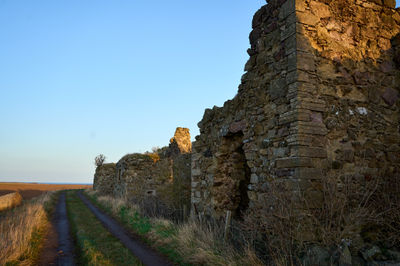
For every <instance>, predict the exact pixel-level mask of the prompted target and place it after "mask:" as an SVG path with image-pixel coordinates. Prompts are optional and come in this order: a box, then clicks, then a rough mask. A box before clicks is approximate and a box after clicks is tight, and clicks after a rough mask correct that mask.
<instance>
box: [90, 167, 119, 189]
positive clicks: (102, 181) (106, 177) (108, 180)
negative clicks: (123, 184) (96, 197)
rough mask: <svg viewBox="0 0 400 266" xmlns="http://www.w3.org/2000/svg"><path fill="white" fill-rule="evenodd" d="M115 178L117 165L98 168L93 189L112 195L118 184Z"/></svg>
mask: <svg viewBox="0 0 400 266" xmlns="http://www.w3.org/2000/svg"><path fill="white" fill-rule="evenodd" d="M115 177H116V175H115V163H106V164H103V165H100V166H98V167H97V168H96V173H95V174H94V181H93V189H94V190H96V191H98V192H100V193H101V194H104V195H112V194H113V193H114V185H115V182H116V179H115Z"/></svg>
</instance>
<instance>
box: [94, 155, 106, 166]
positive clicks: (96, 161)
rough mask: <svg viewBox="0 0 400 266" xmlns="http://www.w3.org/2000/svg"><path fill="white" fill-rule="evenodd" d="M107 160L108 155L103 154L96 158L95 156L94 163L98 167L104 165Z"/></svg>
mask: <svg viewBox="0 0 400 266" xmlns="http://www.w3.org/2000/svg"><path fill="white" fill-rule="evenodd" d="M105 160H106V156H104V155H103V154H100V155H97V156H96V158H94V164H95V165H96V166H97V167H99V166H102V165H103V163H104V161H105Z"/></svg>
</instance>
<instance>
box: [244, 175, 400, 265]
mask: <svg viewBox="0 0 400 266" xmlns="http://www.w3.org/2000/svg"><path fill="white" fill-rule="evenodd" d="M396 183H397V184H396ZM386 184H388V183H386ZM389 184H390V187H391V188H394V187H396V189H395V190H394V192H391V193H389V190H388V189H387V188H385V187H384V184H383V183H382V182H381V180H360V179H358V178H356V177H354V176H346V177H341V178H335V177H326V178H325V179H323V180H322V181H321V182H319V183H318V187H319V189H317V190H315V187H313V188H312V189H310V190H309V191H308V190H305V191H302V192H301V193H299V191H300V189H298V190H297V192H294V191H292V190H290V189H289V188H288V187H285V185H283V184H282V183H279V182H271V183H270V185H269V189H268V191H267V193H265V199H264V200H263V201H260V202H259V203H256V204H255V206H253V207H252V208H250V209H249V211H248V213H247V215H246V216H245V219H244V222H243V223H242V226H243V228H244V229H245V230H246V231H247V236H250V238H249V239H248V241H250V242H252V243H255V242H258V244H260V243H262V245H263V246H264V247H265V248H264V252H265V254H262V256H263V257H264V258H266V260H268V261H273V264H274V265H298V264H301V261H300V255H301V254H304V253H305V252H306V251H307V250H308V248H309V247H311V246H313V245H317V246H322V247H326V248H334V249H335V248H336V249H338V248H339V247H340V246H341V245H343V243H347V244H346V245H350V246H349V248H350V250H351V251H352V252H354V253H355V254H357V253H358V251H359V250H360V248H362V245H364V243H365V242H366V241H371V243H374V244H381V242H382V241H383V240H385V239H387V240H390V241H391V246H386V247H385V248H390V247H393V246H396V243H397V245H398V244H399V237H398V236H399V234H398V232H399V229H400V226H399V222H397V221H394V220H393V217H400V216H399V213H400V211H399V210H400V204H399V202H400V200H399V197H398V195H399V194H398V193H399V192H400V189H399V188H400V186H399V180H397V181H394V180H392V182H390V183H389ZM265 203H268V204H265ZM387 214H390V215H387ZM393 221H394V222H393ZM388 222H389V224H390V225H391V227H390V226H389V225H388ZM369 224H370V225H373V226H372V227H373V228H375V229H376V228H378V230H379V232H378V234H376V235H374V237H375V239H370V240H367V239H365V238H364V237H363V234H365V233H366V232H367V231H368V230H369V229H368V228H367V227H366V225H369ZM382 228H385V230H386V231H382ZM396 232H397V233H396ZM384 233H386V234H385V235H384ZM379 234H381V235H379ZM389 237H391V238H390V239H389ZM363 238H364V239H363Z"/></svg>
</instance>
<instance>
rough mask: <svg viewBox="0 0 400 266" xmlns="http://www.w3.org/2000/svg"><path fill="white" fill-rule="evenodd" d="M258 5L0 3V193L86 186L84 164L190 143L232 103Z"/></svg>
mask: <svg viewBox="0 0 400 266" xmlns="http://www.w3.org/2000/svg"><path fill="white" fill-rule="evenodd" d="M263 4H265V0H251V1H248V0H246V1H243V0H202V1H191V0H172V1H164V0H162V1H161V0H155V1H147V0H136V1H134V0H114V1H106V0H85V1H82V0H68V1H67V0H60V1H54V0H37V1H31V0H0V62H1V63H0V181H39V182H92V179H93V173H94V166H93V159H94V157H95V156H96V155H97V154H99V153H104V154H105V155H106V157H107V161H109V162H115V161H117V160H118V159H119V158H121V157H122V156H123V155H125V154H126V153H132V152H144V151H147V150H150V149H151V148H152V147H153V146H160V147H161V146H165V145H168V142H169V139H170V138H171V137H172V136H173V134H174V131H175V128H176V127H177V126H183V127H188V128H190V130H191V133H192V135H193V138H194V136H195V135H197V134H198V128H197V123H198V122H199V121H200V120H201V118H202V116H203V113H204V109H205V108H209V107H212V106H213V105H219V106H220V105H222V104H223V102H224V101H225V100H228V99H230V98H232V97H233V96H234V95H235V94H236V92H237V87H238V85H239V83H240V77H241V75H242V74H243V67H244V64H245V62H246V60H247V59H248V55H247V53H246V50H247V48H248V47H249V43H248V34H249V32H250V29H251V19H252V16H253V14H254V12H255V11H256V10H257V9H258V8H259V7H260V6H262V5H263Z"/></svg>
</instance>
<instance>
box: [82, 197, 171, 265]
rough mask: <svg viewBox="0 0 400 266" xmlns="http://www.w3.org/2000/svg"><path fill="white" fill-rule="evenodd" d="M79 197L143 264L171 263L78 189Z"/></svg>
mask: <svg viewBox="0 0 400 266" xmlns="http://www.w3.org/2000/svg"><path fill="white" fill-rule="evenodd" d="M78 196H79V198H80V199H81V200H82V201H83V202H84V203H85V205H86V206H87V207H88V208H89V209H90V210H91V211H92V212H93V214H94V215H95V216H96V217H97V219H99V220H100V221H101V223H102V224H103V225H104V226H105V227H106V228H107V230H108V231H110V232H111V234H113V235H114V236H115V237H116V238H118V239H119V240H120V241H121V242H122V243H123V244H124V245H125V247H127V248H128V249H129V250H130V251H131V252H132V253H133V254H134V255H135V256H136V257H137V258H138V259H139V260H140V261H141V262H142V263H143V264H144V265H152V266H162V265H172V264H171V263H169V262H168V261H167V260H166V259H165V258H164V257H162V256H160V255H159V254H158V253H156V252H155V251H153V250H151V249H150V248H148V247H146V246H145V245H143V244H142V243H141V242H139V241H138V240H137V239H135V238H134V237H133V236H132V235H131V234H129V233H128V232H127V231H126V230H125V229H124V228H122V226H120V225H119V224H118V223H117V222H116V221H115V220H114V219H112V218H111V217H109V216H108V215H106V214H104V212H102V211H101V210H99V209H98V208H97V207H96V206H94V205H93V204H92V203H91V202H90V201H89V200H88V199H87V198H86V197H85V196H84V195H83V194H82V193H81V192H80V191H79V192H78Z"/></svg>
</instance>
